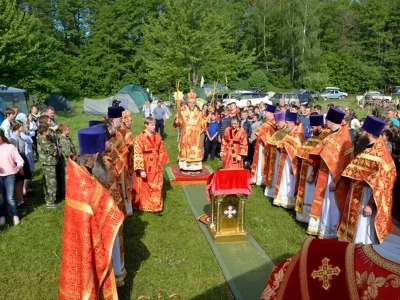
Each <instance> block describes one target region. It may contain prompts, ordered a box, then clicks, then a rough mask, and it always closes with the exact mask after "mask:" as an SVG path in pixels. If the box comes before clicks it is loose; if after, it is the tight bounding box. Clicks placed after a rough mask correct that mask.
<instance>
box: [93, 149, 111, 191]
mask: <svg viewBox="0 0 400 300" xmlns="http://www.w3.org/2000/svg"><path fill="white" fill-rule="evenodd" d="M92 174H93V176H94V177H95V178H96V179H97V181H98V182H100V183H101V184H102V185H106V184H107V182H108V176H109V172H108V169H107V166H106V164H105V163H104V160H103V155H102V154H99V155H97V159H96V161H95V162H94V165H93V168H92Z"/></svg>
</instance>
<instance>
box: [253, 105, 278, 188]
mask: <svg viewBox="0 0 400 300" xmlns="http://www.w3.org/2000/svg"><path fill="white" fill-rule="evenodd" d="M275 111H276V106H274V105H270V104H267V105H266V108H265V110H264V112H263V114H264V118H265V122H264V123H263V124H262V125H261V126H260V127H258V129H257V130H256V132H255V133H254V134H255V135H256V137H257V138H256V144H255V146H254V157H253V163H252V165H251V177H252V183H255V184H256V185H262V184H265V172H266V171H267V168H266V167H265V166H266V165H268V158H269V155H268V154H269V149H270V145H269V144H268V143H267V141H268V139H269V138H270V137H271V136H272V135H273V134H274V133H275V132H276V130H277V126H276V122H275V117H274V113H275Z"/></svg>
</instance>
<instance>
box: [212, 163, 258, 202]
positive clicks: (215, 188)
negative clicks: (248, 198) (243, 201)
mask: <svg viewBox="0 0 400 300" xmlns="http://www.w3.org/2000/svg"><path fill="white" fill-rule="evenodd" d="M206 193H207V200H208V201H210V200H211V197H212V196H217V195H224V194H245V195H250V194H251V175H250V172H249V171H248V170H247V169H228V170H218V171H215V172H214V173H213V174H212V175H210V177H208V180H207V185H206Z"/></svg>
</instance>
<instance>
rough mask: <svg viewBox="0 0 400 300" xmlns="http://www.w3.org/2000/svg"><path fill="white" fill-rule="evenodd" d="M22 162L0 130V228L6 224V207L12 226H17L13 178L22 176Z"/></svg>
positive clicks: (17, 218) (16, 151)
mask: <svg viewBox="0 0 400 300" xmlns="http://www.w3.org/2000/svg"><path fill="white" fill-rule="evenodd" d="M23 166H24V160H23V159H22V157H21V156H20V155H19V153H18V150H17V148H16V147H15V146H14V145H12V144H10V142H9V141H8V139H7V138H6V137H5V134H4V131H3V130H1V129H0V226H4V224H5V223H6V218H5V217H6V205H5V202H7V204H8V208H9V210H10V212H11V214H12V216H13V223H14V226H17V225H18V224H19V221H20V220H19V217H18V211H17V204H16V202H15V198H14V187H15V176H16V174H19V175H22V174H23Z"/></svg>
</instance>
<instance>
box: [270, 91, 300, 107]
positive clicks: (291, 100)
mask: <svg viewBox="0 0 400 300" xmlns="http://www.w3.org/2000/svg"><path fill="white" fill-rule="evenodd" d="M280 99H284V100H285V104H286V105H288V106H290V105H292V104H295V105H297V106H300V100H299V96H298V95H297V94H296V93H280V92H278V93H275V94H274V96H273V97H272V98H271V101H272V105H275V106H278V104H279V100H280Z"/></svg>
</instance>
